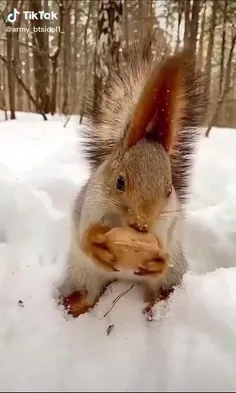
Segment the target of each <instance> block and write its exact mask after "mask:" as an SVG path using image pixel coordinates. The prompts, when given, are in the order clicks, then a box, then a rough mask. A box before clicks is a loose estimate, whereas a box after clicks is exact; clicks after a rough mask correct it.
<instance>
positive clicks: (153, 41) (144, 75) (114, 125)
mask: <svg viewBox="0 0 236 393" xmlns="http://www.w3.org/2000/svg"><path fill="white" fill-rule="evenodd" d="M170 56H171V55H170V51H169V48H168V47H167V45H166V44H165V40H164V38H163V37H161V36H157V35H156V34H155V33H153V34H152V33H151V34H150V33H148V34H147V35H145V36H142V37H141V38H140V40H138V41H136V42H134V43H132V44H131V45H130V46H129V47H128V48H127V49H126V50H125V51H124V52H123V55H122V59H121V61H120V69H119V72H114V71H113V72H111V73H110V74H109V75H107V76H106V77H105V78H104V79H103V80H104V85H103V89H102V104H101V107H100V108H99V109H98V108H97V109H96V110H94V109H93V106H92V101H90V102H91V105H88V106H87V112H86V115H87V119H88V121H89V124H88V126H86V127H85V128H84V130H83V137H84V142H83V146H84V152H85V155H86V158H87V160H88V162H89V163H90V164H91V165H92V167H93V168H96V167H98V166H99V165H100V164H101V163H102V162H103V161H104V160H105V159H106V158H108V157H109V156H110V155H111V154H112V152H113V150H114V149H115V148H116V146H117V144H118V143H119V142H120V140H121V139H122V138H123V137H124V134H125V133H126V131H127V129H128V125H129V123H130V120H131V119H132V116H133V114H134V113H137V110H136V109H137V108H136V106H137V104H138V105H140V100H141V102H142V101H143V102H144V103H145V104H144V105H143V106H142V108H145V105H146V106H147V102H151V97H148V100H146V98H145V97H144V93H145V91H147V90H148V89H146V86H147V84H148V83H149V75H150V73H152V72H154V73H155V74H157V75H159V74H158V71H159V70H162V68H163V64H165V62H166V58H169V59H170ZM186 62H187V63H186ZM169 63H171V61H169ZM180 64H183V72H182V74H183V79H182V81H181V86H180V89H179V91H174V92H172V91H171V92H170V94H171V95H172V96H173V97H175V98H174V99H175V100H181V101H182V102H184V111H182V113H181V119H178V122H179V129H178V135H177V137H176V138H175V144H174V146H173V149H172V152H171V154H170V158H171V168H172V177H173V186H174V187H175V190H176V192H177V194H178V196H179V198H180V200H181V201H184V200H185V197H186V194H187V189H188V185H189V181H188V177H189V174H190V173H191V167H192V162H193V159H192V157H193V152H194V149H195V145H196V143H195V142H196V140H197V136H198V135H199V131H198V130H199V126H201V125H202V122H203V119H204V115H205V112H206V108H207V105H206V99H205V96H204V85H203V82H204V78H203V77H202V76H201V75H200V74H199V73H197V71H196V67H195V61H194V59H191V57H189V54H184V55H183V56H182V59H181V63H180ZM186 64H187V66H186ZM178 67H181V65H178ZM166 72H168V71H166ZM162 77H164V79H168V75H164V76H163V74H162V73H161V72H160V78H162ZM157 79H158V78H157ZM159 82H160V81H159ZM159 84H160V83H159ZM173 89H174V87H173ZM170 90H171V87H170ZM152 91H153V94H154V95H155V89H153V90H152ZM168 91H169V90H168ZM168 91H167V94H168ZM154 100H155V97H154ZM157 105H159V106H160V108H157V111H156V113H157V112H158V111H159V112H161V111H164V112H165V114H163V116H166V115H167V116H169V118H170V119H169V121H170V122H173V124H174V120H175V119H174V117H176V116H177V117H179V118H180V116H178V114H177V115H176V113H169V112H168V111H167V112H166V110H164V109H162V110H161V107H162V106H163V102H162V99H161V97H159V101H158V103H157ZM151 106H153V107H155V104H153V103H151ZM145 111H146V113H147V112H150V113H151V111H149V110H148V109H147V108H145V109H144V112H145ZM145 117H148V115H146V116H144V118H145ZM138 118H139V119H141V120H140V121H142V122H143V119H142V116H141V117H140V114H139V116H138ZM147 120H148V119H147ZM179 120H180V121H179ZM151 121H152V119H149V122H151ZM155 122H157V121H156V120H155ZM147 124H149V123H148V122H147ZM158 124H161V122H159V123H157V126H158ZM160 128H161V127H160ZM158 132H160V134H161V132H163V131H162V130H161V129H160V130H159V131H158Z"/></svg>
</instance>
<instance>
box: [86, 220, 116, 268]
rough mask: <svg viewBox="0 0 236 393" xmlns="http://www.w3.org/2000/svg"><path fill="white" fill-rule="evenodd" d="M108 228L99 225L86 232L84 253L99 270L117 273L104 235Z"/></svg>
mask: <svg viewBox="0 0 236 393" xmlns="http://www.w3.org/2000/svg"><path fill="white" fill-rule="evenodd" d="M109 230H110V228H106V227H104V226H101V225H99V224H95V225H93V226H92V227H90V228H89V230H88V231H87V232H86V235H85V240H84V242H83V244H84V247H83V248H84V251H85V253H86V254H87V255H89V256H90V257H91V258H92V259H93V260H94V262H95V263H97V264H98V265H99V266H100V267H101V268H103V269H106V270H110V271H117V269H116V268H115V264H116V258H115V256H114V254H113V253H112V251H111V249H110V247H109V244H108V243H107V238H106V233H107V232H108V231H109Z"/></svg>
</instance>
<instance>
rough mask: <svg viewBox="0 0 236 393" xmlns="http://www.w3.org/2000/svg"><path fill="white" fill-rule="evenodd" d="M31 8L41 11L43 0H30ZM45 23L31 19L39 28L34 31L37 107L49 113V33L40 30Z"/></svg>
mask: <svg viewBox="0 0 236 393" xmlns="http://www.w3.org/2000/svg"><path fill="white" fill-rule="evenodd" d="M46 5H47V4H46ZM29 9H30V10H31V11H33V12H35V13H37V12H39V11H41V10H42V3H41V0H30V1H29ZM44 24H45V22H44V20H43V19H32V20H31V25H32V30H33V29H34V28H35V29H37V30H38V31H36V32H34V33H32V43H33V61H34V82H35V94H36V95H35V97H36V102H37V108H38V110H39V111H43V112H45V113H48V112H49V104H50V95H49V45H48V33H47V32H43V33H42V31H40V30H42V29H43V27H44Z"/></svg>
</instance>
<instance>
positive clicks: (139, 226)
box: [131, 223, 148, 232]
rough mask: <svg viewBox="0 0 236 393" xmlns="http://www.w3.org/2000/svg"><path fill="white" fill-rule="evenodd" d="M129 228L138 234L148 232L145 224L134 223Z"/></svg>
mask: <svg viewBox="0 0 236 393" xmlns="http://www.w3.org/2000/svg"><path fill="white" fill-rule="evenodd" d="M131 227H133V228H134V229H136V231H139V232H147V231H148V227H147V224H137V223H134V224H132V225H131Z"/></svg>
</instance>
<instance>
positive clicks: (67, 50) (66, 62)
mask: <svg viewBox="0 0 236 393" xmlns="http://www.w3.org/2000/svg"><path fill="white" fill-rule="evenodd" d="M69 6H70V4H69V3H68V2H67V1H64V9H65V15H64V28H63V30H64V34H63V37H64V48H63V49H64V51H63V52H64V56H63V57H64V64H63V104H62V113H64V114H65V115H68V113H69V103H68V98H69V67H70V57H71V56H70V51H71V39H70V38H71V31H70V30H71V29H70V26H71V22H70V7H69Z"/></svg>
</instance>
